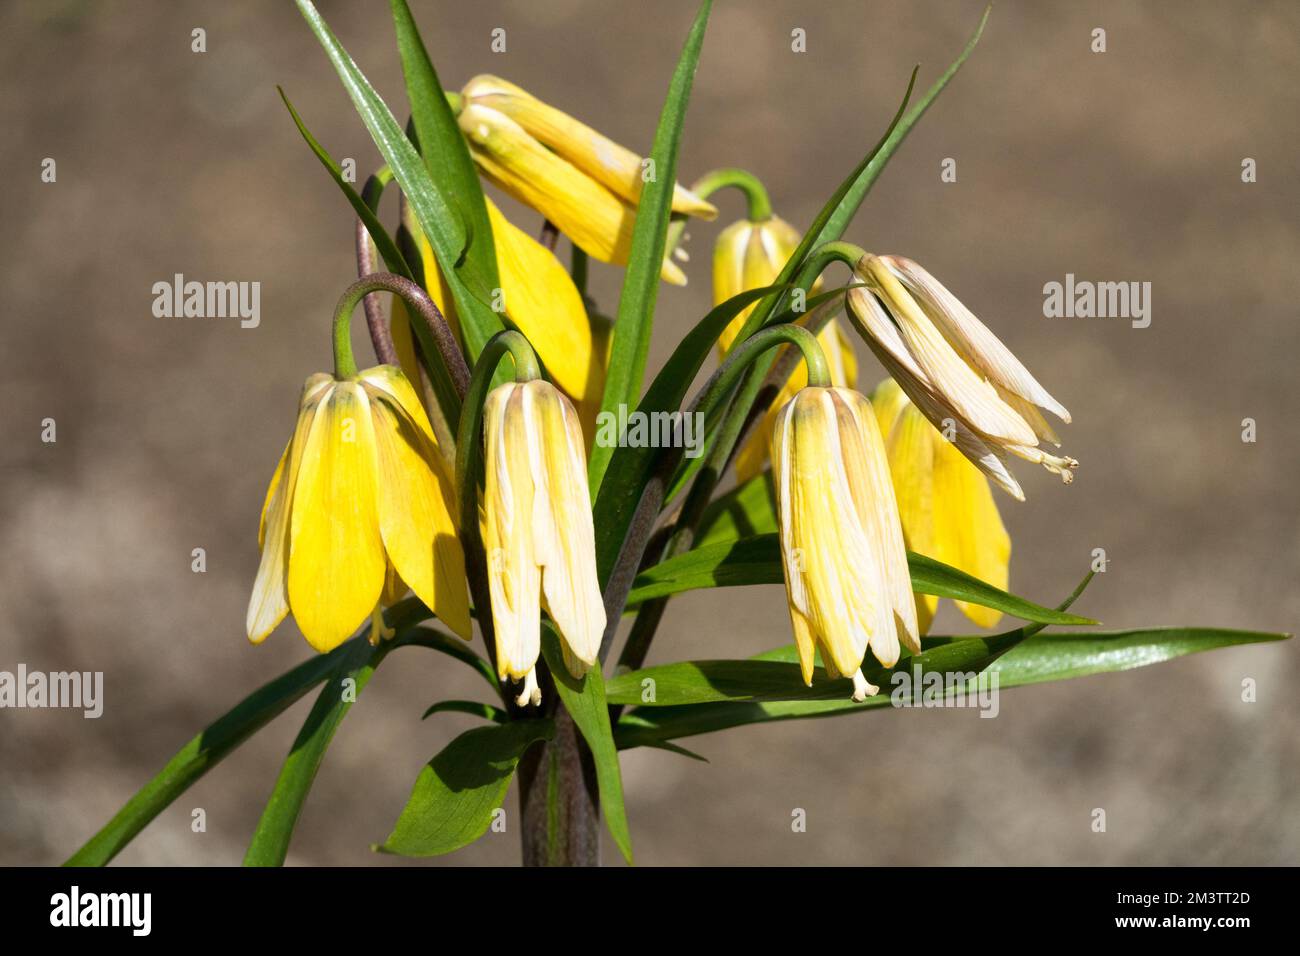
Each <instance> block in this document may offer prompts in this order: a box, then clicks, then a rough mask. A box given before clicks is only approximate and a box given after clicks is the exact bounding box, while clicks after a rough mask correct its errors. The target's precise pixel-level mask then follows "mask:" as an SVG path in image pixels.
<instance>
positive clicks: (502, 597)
mask: <svg viewBox="0 0 1300 956" xmlns="http://www.w3.org/2000/svg"><path fill="white" fill-rule="evenodd" d="M483 415H484V463H485V470H486V476H485V493H484V508H483V543H484V547H485V551H486V554H487V559H488V560H487V563H488V585H489V589H490V591H491V596H492V624H493V626H494V628H495V630H496V645H497V671H498V674H499V676H500V677H501V678H502V679H503V680H504V679H505V678H507V677H510V678H513V679H515V680H522V681H523V682H524V689H523V692H522V693H521V694H520V695H519V703H520V705H521V706H522V705H525V704H527V703H528V701H530V700H531V701H532V702H533V703H538V702H540V700H541V691H540V690H539V689H538V686H537V676H536V673H535V668H536V666H537V655H538V652H539V650H540V631H539V629H540V627H541V611H542V609H543V608H544V609H545V610H546V612H547V613H548V614H549V615H550V617H551V620H552V621H554V622H555V628H556V630H557V631H558V632H559V635H560V638H561V646H562V647H563V649H564V661H565V664H566V666H567V667H568V669H569V671H570V673H572V674H573V675H574V676H575V677H581V676H582V675H583V674H584V673H586V670H587V668H589V667H591V666H593V665H594V664H595V663H596V656H597V654H598V653H599V651H600V641H601V637H602V635H603V634H604V632H605V605H604V601H603V599H602V597H601V592H600V584H599V582H598V581H597V578H596V539H595V532H594V530H593V527H592V521H591V498H590V492H589V490H588V487H587V458H586V454H585V453H584V451H583V438H582V430H581V428H580V426H579V424H578V417H577V414H576V412H575V411H574V410H573V406H572V405H570V404H569V400H568V399H566V398H565V397H564V396H563V395H562V394H561V393H560V392H559V391H558V390H557V389H556V388H555V387H554V386H553V385H551V384H549V383H548V382H545V381H543V380H541V379H537V380H534V381H531V382H524V383H509V384H506V385H502V386H500V387H498V388H495V389H493V390H492V391H491V392H490V393H489V394H488V397H487V401H486V402H485V403H484V406H483Z"/></svg>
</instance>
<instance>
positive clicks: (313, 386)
mask: <svg viewBox="0 0 1300 956" xmlns="http://www.w3.org/2000/svg"><path fill="white" fill-rule="evenodd" d="M332 382H333V378H332V377H331V376H329V375H324V374H320V375H313V376H312V377H311V378H309V379H307V383H306V384H305V385H304V386H303V390H302V398H301V400H300V402H299V406H298V421H297V424H296V425H295V426H294V431H293V437H292V438H291V439H290V440H289V445H288V446H287V447H286V448H285V450H284V454H283V455H282V456H281V457H280V464H279V465H278V466H277V467H276V470H275V474H274V475H273V476H272V477H271V484H270V487H269V488H267V492H266V503H265V504H264V505H263V508H262V521H261V527H260V528H259V529H258V541H257V543H258V546H259V547H260V548H261V549H262V560H261V562H260V563H259V564H258V568H257V577H256V578H255V579H254V581H253V593H252V595H251V596H250V598H249V601H248V614H247V617H246V619H245V622H244V625H245V630H246V632H247V634H248V639H249V640H250V641H251V642H253V643H254V644H260V643H261V642H262V641H264V640H266V638H267V636H268V635H270V633H271V632H272V631H274V630H275V629H276V627H277V626H279V624H280V622H281V621H283V620H284V617H285V615H286V614H288V613H289V593H288V590H287V587H286V584H285V576H286V573H287V570H288V564H289V518H290V514H291V513H292V507H293V497H294V490H295V488H296V486H297V480H298V471H299V467H300V464H301V461H302V455H303V448H304V447H305V445H306V442H307V435H308V433H309V431H310V430H311V426H312V422H313V420H314V419H315V417H316V413H317V410H318V408H319V406H320V403H321V401H322V400H323V399H324V398H326V397H327V396H328V394H329V390H330V388H331V383H332Z"/></svg>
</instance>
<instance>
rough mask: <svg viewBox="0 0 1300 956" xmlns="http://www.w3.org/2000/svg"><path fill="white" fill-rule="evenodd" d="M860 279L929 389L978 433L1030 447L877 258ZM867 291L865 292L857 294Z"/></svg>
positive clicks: (1029, 436)
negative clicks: (876, 298) (880, 305)
mask: <svg viewBox="0 0 1300 956" xmlns="http://www.w3.org/2000/svg"><path fill="white" fill-rule="evenodd" d="M858 268H859V269H860V270H862V272H861V273H860V274H859V277H860V278H864V279H866V280H867V281H869V282H871V283H872V284H873V288H875V289H876V290H877V291H878V292H879V294H880V296H881V298H882V299H883V300H884V302H885V305H886V306H887V307H888V309H889V311H890V313H891V314H892V315H893V317H894V319H895V321H896V322H897V324H898V329H899V332H900V333H901V335H902V337H903V341H904V342H905V343H906V346H907V351H908V352H909V353H910V354H911V356H912V357H913V358H914V359H915V360H916V364H917V365H918V366H920V368H921V369H922V370H923V371H924V372H925V375H926V378H927V379H928V380H929V382H930V384H931V386H932V388H933V389H935V390H937V391H939V392H941V393H942V394H943V397H944V399H945V401H946V402H947V403H948V404H949V405H951V406H952V408H953V409H954V410H955V411H956V412H957V413H958V414H959V415H960V416H961V417H962V418H964V419H965V420H966V421H967V422H969V423H970V424H971V426H972V427H974V428H975V429H976V430H977V431H979V432H981V433H983V434H985V435H988V436H989V437H991V438H994V439H997V440H999V441H1001V442H1005V443H1015V444H1023V445H1029V446H1032V445H1035V444H1037V442H1038V438H1037V436H1036V435H1034V432H1033V429H1031V428H1030V427H1029V425H1028V424H1027V423H1026V422H1025V420H1024V419H1023V418H1021V417H1020V416H1019V415H1017V414H1016V413H1015V411H1014V410H1013V409H1012V408H1011V407H1010V406H1008V405H1007V404H1006V402H1004V401H1002V399H1001V398H1000V397H999V396H998V393H997V391H996V390H995V389H994V388H993V386H992V385H991V384H989V383H988V382H987V381H985V380H984V379H983V378H981V377H980V376H979V375H978V374H976V373H975V371H974V370H972V369H971V367H970V365H968V364H967V363H966V360H965V359H964V358H963V357H962V356H961V355H960V354H958V353H957V351H956V350H955V349H953V347H952V345H951V344H950V343H949V342H948V340H947V339H946V338H944V336H943V334H942V333H941V332H940V331H939V329H938V328H937V327H936V326H935V324H934V322H933V321H931V319H930V317H929V316H928V315H927V314H926V313H925V311H924V310H923V309H922V308H921V306H920V305H919V304H918V303H917V302H916V300H915V299H913V298H912V296H911V294H910V293H909V292H908V291H907V290H906V289H905V288H904V287H903V285H902V283H901V282H899V280H898V278H897V276H895V275H894V273H893V272H892V271H891V270H890V269H889V267H888V266H887V265H886V264H885V263H884V262H882V261H881V259H880V258H879V257H878V256H872V257H867V258H864V260H863V262H862V263H860V264H859V266H858ZM857 291H868V290H857Z"/></svg>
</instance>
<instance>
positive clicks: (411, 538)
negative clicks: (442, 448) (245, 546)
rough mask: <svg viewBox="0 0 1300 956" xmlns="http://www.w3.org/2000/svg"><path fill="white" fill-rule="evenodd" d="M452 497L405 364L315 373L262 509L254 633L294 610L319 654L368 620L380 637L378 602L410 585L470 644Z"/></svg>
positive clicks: (255, 636) (251, 616)
mask: <svg viewBox="0 0 1300 956" xmlns="http://www.w3.org/2000/svg"><path fill="white" fill-rule="evenodd" d="M454 500H455V499H454V492H453V488H452V481H451V476H450V474H449V473H448V471H447V468H446V466H445V464H444V462H443V458H442V456H441V455H439V453H438V452H437V451H436V449H435V448H434V447H433V434H432V431H431V429H430V426H429V420H428V418H427V417H426V415H425V412H424V408H423V407H422V406H421V404H420V401H419V399H418V398H417V397H416V394H415V390H414V389H413V388H412V387H411V384H410V382H409V381H408V380H407V379H406V377H405V376H404V375H403V374H402V373H401V371H400V370H399V369H397V368H394V367H392V366H385V365H381V366H377V367H375V368H371V369H367V370H365V371H363V372H360V373H359V374H357V375H355V376H352V377H349V378H346V379H343V380H339V379H336V378H335V377H334V376H331V375H326V374H317V375H313V376H312V377H311V378H309V379H308V380H307V383H306V385H305V386H304V387H303V392H302V399H301V401H300V403H299V413H298V422H297V425H296V427H295V428H294V433H293V437H292V439H291V440H290V441H289V444H288V447H286V448H285V451H284V455H283V456H282V457H281V459H280V464H279V466H278V467H277V468H276V470H275V474H274V475H273V476H272V478H271V484H270V487H269V488H268V489H267V493H266V502H265V504H264V505H263V509H262V526H261V531H260V534H259V539H258V540H259V544H260V546H261V548H262V560H261V564H260V566H259V567H258V571H257V578H256V581H255V582H254V584H253V594H252V598H251V599H250V601H249V605H248V619H247V631H248V639H249V640H250V641H252V642H253V643H255V644H256V643H260V642H261V641H263V640H265V639H266V637H267V635H269V634H270V633H271V632H272V631H273V630H275V628H276V626H277V625H278V624H279V623H280V622H281V621H282V620H283V619H284V617H285V615H286V614H288V613H289V612H290V611H292V613H293V616H294V619H295V620H296V621H297V622H298V627H299V628H300V629H301V630H302V633H303V635H304V636H305V637H306V638H307V641H308V643H310V644H311V645H312V647H314V648H316V650H318V651H321V652H326V651H330V650H333V649H334V648H335V647H337V646H338V645H339V644H341V643H343V642H344V641H345V640H347V638H348V637H349V636H351V634H352V633H353V632H354V631H355V630H356V629H357V627H358V625H360V624H361V623H362V622H363V621H364V620H365V619H366V618H367V617H368V616H370V617H371V618H372V621H373V623H374V628H373V630H372V633H371V638H372V640H374V639H376V637H377V635H378V633H379V631H380V629H381V625H380V622H379V617H378V613H377V612H378V609H379V607H380V604H381V598H382V597H383V596H384V595H385V594H387V595H388V597H389V599H390V600H391V599H393V597H394V595H396V594H400V593H401V592H403V591H404V590H405V587H407V586H409V587H410V589H411V590H412V591H414V592H415V594H416V596H417V597H419V598H420V600H422V601H423V602H424V603H425V604H426V605H428V607H429V608H430V609H431V610H432V611H433V612H434V613H435V614H436V615H437V616H438V617H440V618H441V619H442V620H443V621H444V622H445V623H446V624H447V626H448V627H450V628H451V629H452V630H453V631H455V632H456V633H457V634H459V635H460V636H461V637H464V638H465V639H466V640H468V639H469V637H470V618H469V601H468V597H467V595H466V583H465V559H464V556H463V553H462V551H461V547H460V542H459V541H458V540H457V537H456V525H455V522H454V521H453V520H452V509H451V507H450V503H451V502H452V501H454Z"/></svg>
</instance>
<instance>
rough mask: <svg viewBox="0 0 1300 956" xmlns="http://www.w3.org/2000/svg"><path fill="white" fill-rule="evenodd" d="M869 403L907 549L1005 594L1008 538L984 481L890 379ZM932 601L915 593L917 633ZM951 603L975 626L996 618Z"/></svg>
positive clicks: (992, 612)
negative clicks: (873, 411) (887, 459)
mask: <svg viewBox="0 0 1300 956" xmlns="http://www.w3.org/2000/svg"><path fill="white" fill-rule="evenodd" d="M871 405H872V407H873V408H874V409H875V410H876V420H877V421H878V422H879V424H880V433H881V435H882V436H884V439H885V448H886V452H887V454H888V457H889V473H890V476H891V477H892V478H893V483H894V496H895V498H896V499H897V500H898V513H899V517H900V518H901V519H902V523H903V538H904V540H905V541H906V543H907V547H908V548H909V549H910V550H912V551H915V552H917V553H918V554H924V555H926V556H927V557H931V558H934V559H935V560H936V561H942V562H943V563H944V564H948V565H951V566H952V567H954V568H957V569H959V570H961V571H965V572H966V573H967V574H970V575H972V576H974V577H976V578H979V579H980V580H981V581H984V582H986V583H988V584H991V585H993V586H994V587H996V588H1001V589H1002V590H1004V591H1005V590H1006V589H1007V583H1008V574H1009V565H1010V561H1011V538H1010V536H1009V535H1008V534H1007V529H1006V528H1005V527H1004V526H1003V524H1002V518H1001V516H999V515H998V508H997V505H996V504H995V503H994V501H993V491H992V489H990V488H989V484H988V480H987V479H986V478H985V477H984V475H983V474H981V473H980V471H979V469H977V468H976V467H975V466H974V465H972V464H971V463H970V462H969V461H967V460H966V458H965V456H964V455H962V453H961V452H959V451H958V450H957V449H956V448H955V447H954V446H953V444H952V443H951V442H950V441H948V440H947V439H946V438H944V437H943V435H941V434H940V433H939V432H937V431H936V430H935V428H934V426H933V425H931V424H930V423H929V422H928V421H926V418H925V416H924V415H922V414H921V413H920V412H919V411H918V410H917V408H916V406H915V405H913V404H912V403H911V401H909V400H908V398H907V396H906V395H905V394H904V393H903V390H902V389H901V388H899V386H898V383H897V382H895V381H894V380H893V379H892V378H887V379H885V380H884V381H883V382H881V383H880V384H879V385H878V386H876V390H875V392H873V393H872V395H871ZM938 604H939V599H938V598H937V597H935V596H934V595H932V594H918V595H916V614H917V621H918V624H919V626H920V629H921V633H922V634H924V633H926V632H927V631H929V629H930V622H931V621H932V620H933V619H934V612H935V609H936V608H937V607H938ZM956 604H957V607H958V608H959V609H960V610H961V612H962V613H963V614H965V615H966V616H967V617H968V618H970V619H971V620H972V621H974V622H975V623H976V624H978V625H979V626H980V627H994V626H996V625H997V623H998V621H999V620H1001V618H1002V612H1000V611H998V610H996V609H994V608H989V607H982V606H981V605H978V604H970V603H968V602H966V601H957V602H956Z"/></svg>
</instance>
